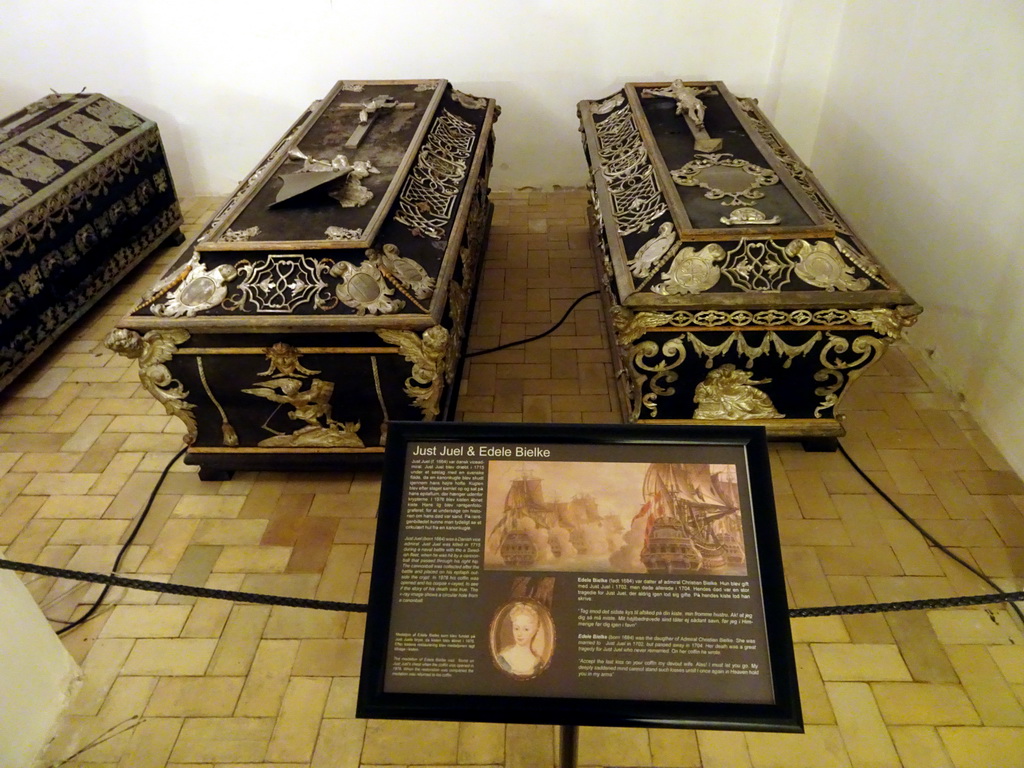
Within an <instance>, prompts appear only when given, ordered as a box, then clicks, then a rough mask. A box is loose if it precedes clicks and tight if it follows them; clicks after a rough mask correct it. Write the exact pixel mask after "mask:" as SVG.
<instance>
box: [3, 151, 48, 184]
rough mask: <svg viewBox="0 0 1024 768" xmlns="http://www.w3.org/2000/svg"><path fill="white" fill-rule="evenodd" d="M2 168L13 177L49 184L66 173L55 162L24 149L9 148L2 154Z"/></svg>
mask: <svg viewBox="0 0 1024 768" xmlns="http://www.w3.org/2000/svg"><path fill="white" fill-rule="evenodd" d="M0 168H3V169H5V170H6V171H8V172H9V173H11V174H12V175H13V176H17V177H18V178H19V179H26V180H28V181H37V182H39V183H40V184H47V183H49V182H51V181H53V180H54V179H55V178H57V177H58V176H60V175H61V174H62V173H64V171H63V169H62V168H61V167H60V166H59V165H57V164H56V163H55V162H53V160H51V159H50V158H48V157H44V156H43V155H37V154H36V153H35V152H32V151H30V150H28V149H25V148H24V147H8V148H7V149H5V150H4V151H3V152H0Z"/></svg>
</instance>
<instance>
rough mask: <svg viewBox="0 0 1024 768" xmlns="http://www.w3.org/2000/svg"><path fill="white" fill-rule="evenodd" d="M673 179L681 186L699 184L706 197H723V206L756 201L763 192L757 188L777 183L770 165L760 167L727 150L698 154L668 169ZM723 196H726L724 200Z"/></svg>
mask: <svg viewBox="0 0 1024 768" xmlns="http://www.w3.org/2000/svg"><path fill="white" fill-rule="evenodd" d="M671 176H672V179H673V180H674V181H675V183H676V184H678V185H680V186H682V187H700V188H701V189H703V190H705V192H704V197H706V198H707V199H708V200H722V205H743V204H744V203H745V202H747V201H751V200H759V199H760V198H762V197H764V192H759V191H758V188H759V187H770V186H772V185H773V184H778V183H779V177H778V175H777V174H776V173H775V171H773V170H771V169H770V168H762V167H761V166H759V165H754V164H753V163H751V162H749V161H747V160H740V159H739V158H736V157H733V156H732V154H731V153H730V152H720V153H717V154H706V155H698V156H697V157H695V158H694V159H693V160H691V161H690V162H688V163H687V164H686V165H684V166H683V167H682V168H679V169H677V170H674V171H672V172H671ZM723 198H725V199H723Z"/></svg>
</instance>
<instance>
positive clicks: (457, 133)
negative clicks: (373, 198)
mask: <svg viewBox="0 0 1024 768" xmlns="http://www.w3.org/2000/svg"><path fill="white" fill-rule="evenodd" d="M475 142H476V129H475V128H474V127H473V124H472V123H469V122H467V121H466V120H463V119H462V118H461V117H458V116H457V115H454V114H452V113H451V112H449V111H448V110H446V109H445V110H441V114H440V115H438V117H437V119H436V120H435V121H434V124H433V125H432V126H431V128H430V131H429V132H428V133H427V136H426V138H425V139H424V141H423V145H422V146H421V147H420V151H419V154H418V155H417V156H416V165H415V166H413V169H412V171H411V172H410V173H409V176H408V177H407V178H406V180H405V184H404V185H403V187H402V192H401V195H400V196H399V198H398V213H397V214H396V215H395V221H399V222H401V223H402V224H405V225H406V226H407V227H409V228H410V230H412V233H413V234H414V235H422V236H425V237H429V238H430V239H432V240H440V239H441V238H443V237H444V230H445V227H447V226H448V222H449V221H450V220H451V217H452V214H453V213H454V210H455V201H456V198H458V195H459V191H460V190H461V182H462V179H463V178H464V177H465V176H466V171H467V169H468V167H469V165H468V161H469V158H470V156H471V155H472V152H473V145H474V144H475Z"/></svg>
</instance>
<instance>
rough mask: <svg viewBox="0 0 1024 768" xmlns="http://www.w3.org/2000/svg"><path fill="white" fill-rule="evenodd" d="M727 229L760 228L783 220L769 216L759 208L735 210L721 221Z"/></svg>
mask: <svg viewBox="0 0 1024 768" xmlns="http://www.w3.org/2000/svg"><path fill="white" fill-rule="evenodd" d="M719 221H720V222H722V223H723V224H725V225H726V226H727V227H759V226H763V225H765V224H778V223H779V222H781V221H782V219H781V218H780V217H778V216H772V217H771V218H770V219H769V218H768V216H767V215H765V214H764V213H762V212H761V211H759V210H757V208H733V209H732V210H731V211H729V215H728V216H723V217H722V218H720V219H719Z"/></svg>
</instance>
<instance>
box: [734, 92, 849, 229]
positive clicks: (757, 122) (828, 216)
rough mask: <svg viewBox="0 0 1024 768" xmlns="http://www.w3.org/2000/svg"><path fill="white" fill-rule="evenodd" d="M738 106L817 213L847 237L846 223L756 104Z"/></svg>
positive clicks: (748, 102) (746, 102)
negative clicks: (812, 204) (762, 117)
mask: <svg viewBox="0 0 1024 768" xmlns="http://www.w3.org/2000/svg"><path fill="white" fill-rule="evenodd" d="M739 104H740V106H741V107H743V110H744V111H745V112H746V113H747V117H748V118H750V121H751V122H752V123H753V124H754V128H756V129H757V132H758V134H760V136H761V138H762V139H764V140H765V142H767V144H768V146H769V147H771V149H772V151H773V152H774V153H775V156H776V157H777V158H779V161H780V162H781V163H782V164H783V165H784V166H786V170H788V171H789V172H790V174H791V175H792V176H793V178H794V179H795V180H796V183H797V184H799V185H800V187H801V188H802V189H803V190H804V192H806V193H807V196H808V197H810V198H811V202H812V203H814V205H815V207H817V209H818V211H819V212H820V213H821V215H822V216H823V217H824V219H825V221H827V222H828V223H829V224H831V225H832V226H833V227H835V228H836V231H837V232H842V233H843V234H844V235H849V234H850V230H849V228H848V227H847V226H846V222H844V221H843V220H842V218H841V217H840V216H839V213H838V212H837V211H836V209H835V208H833V207H832V204H831V202H829V200H828V198H827V197H826V196H825V194H824V193H823V192H822V191H821V189H819V188H818V186H817V184H815V183H814V181H813V179H812V174H811V172H810V170H809V169H808V168H807V166H806V165H804V164H803V163H802V162H800V160H798V159H797V158H796V157H794V156H793V155H791V154H790V153H789V150H787V149H786V147H785V145H783V143H782V141H780V140H779V137H778V136H777V135H776V134H775V131H773V130H772V129H771V128H770V127H769V126H768V124H767V123H765V121H764V120H762V119H761V114H760V111H759V110H758V109H757V106H756V103H755V102H754V101H753V100H752V99H739Z"/></svg>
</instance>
